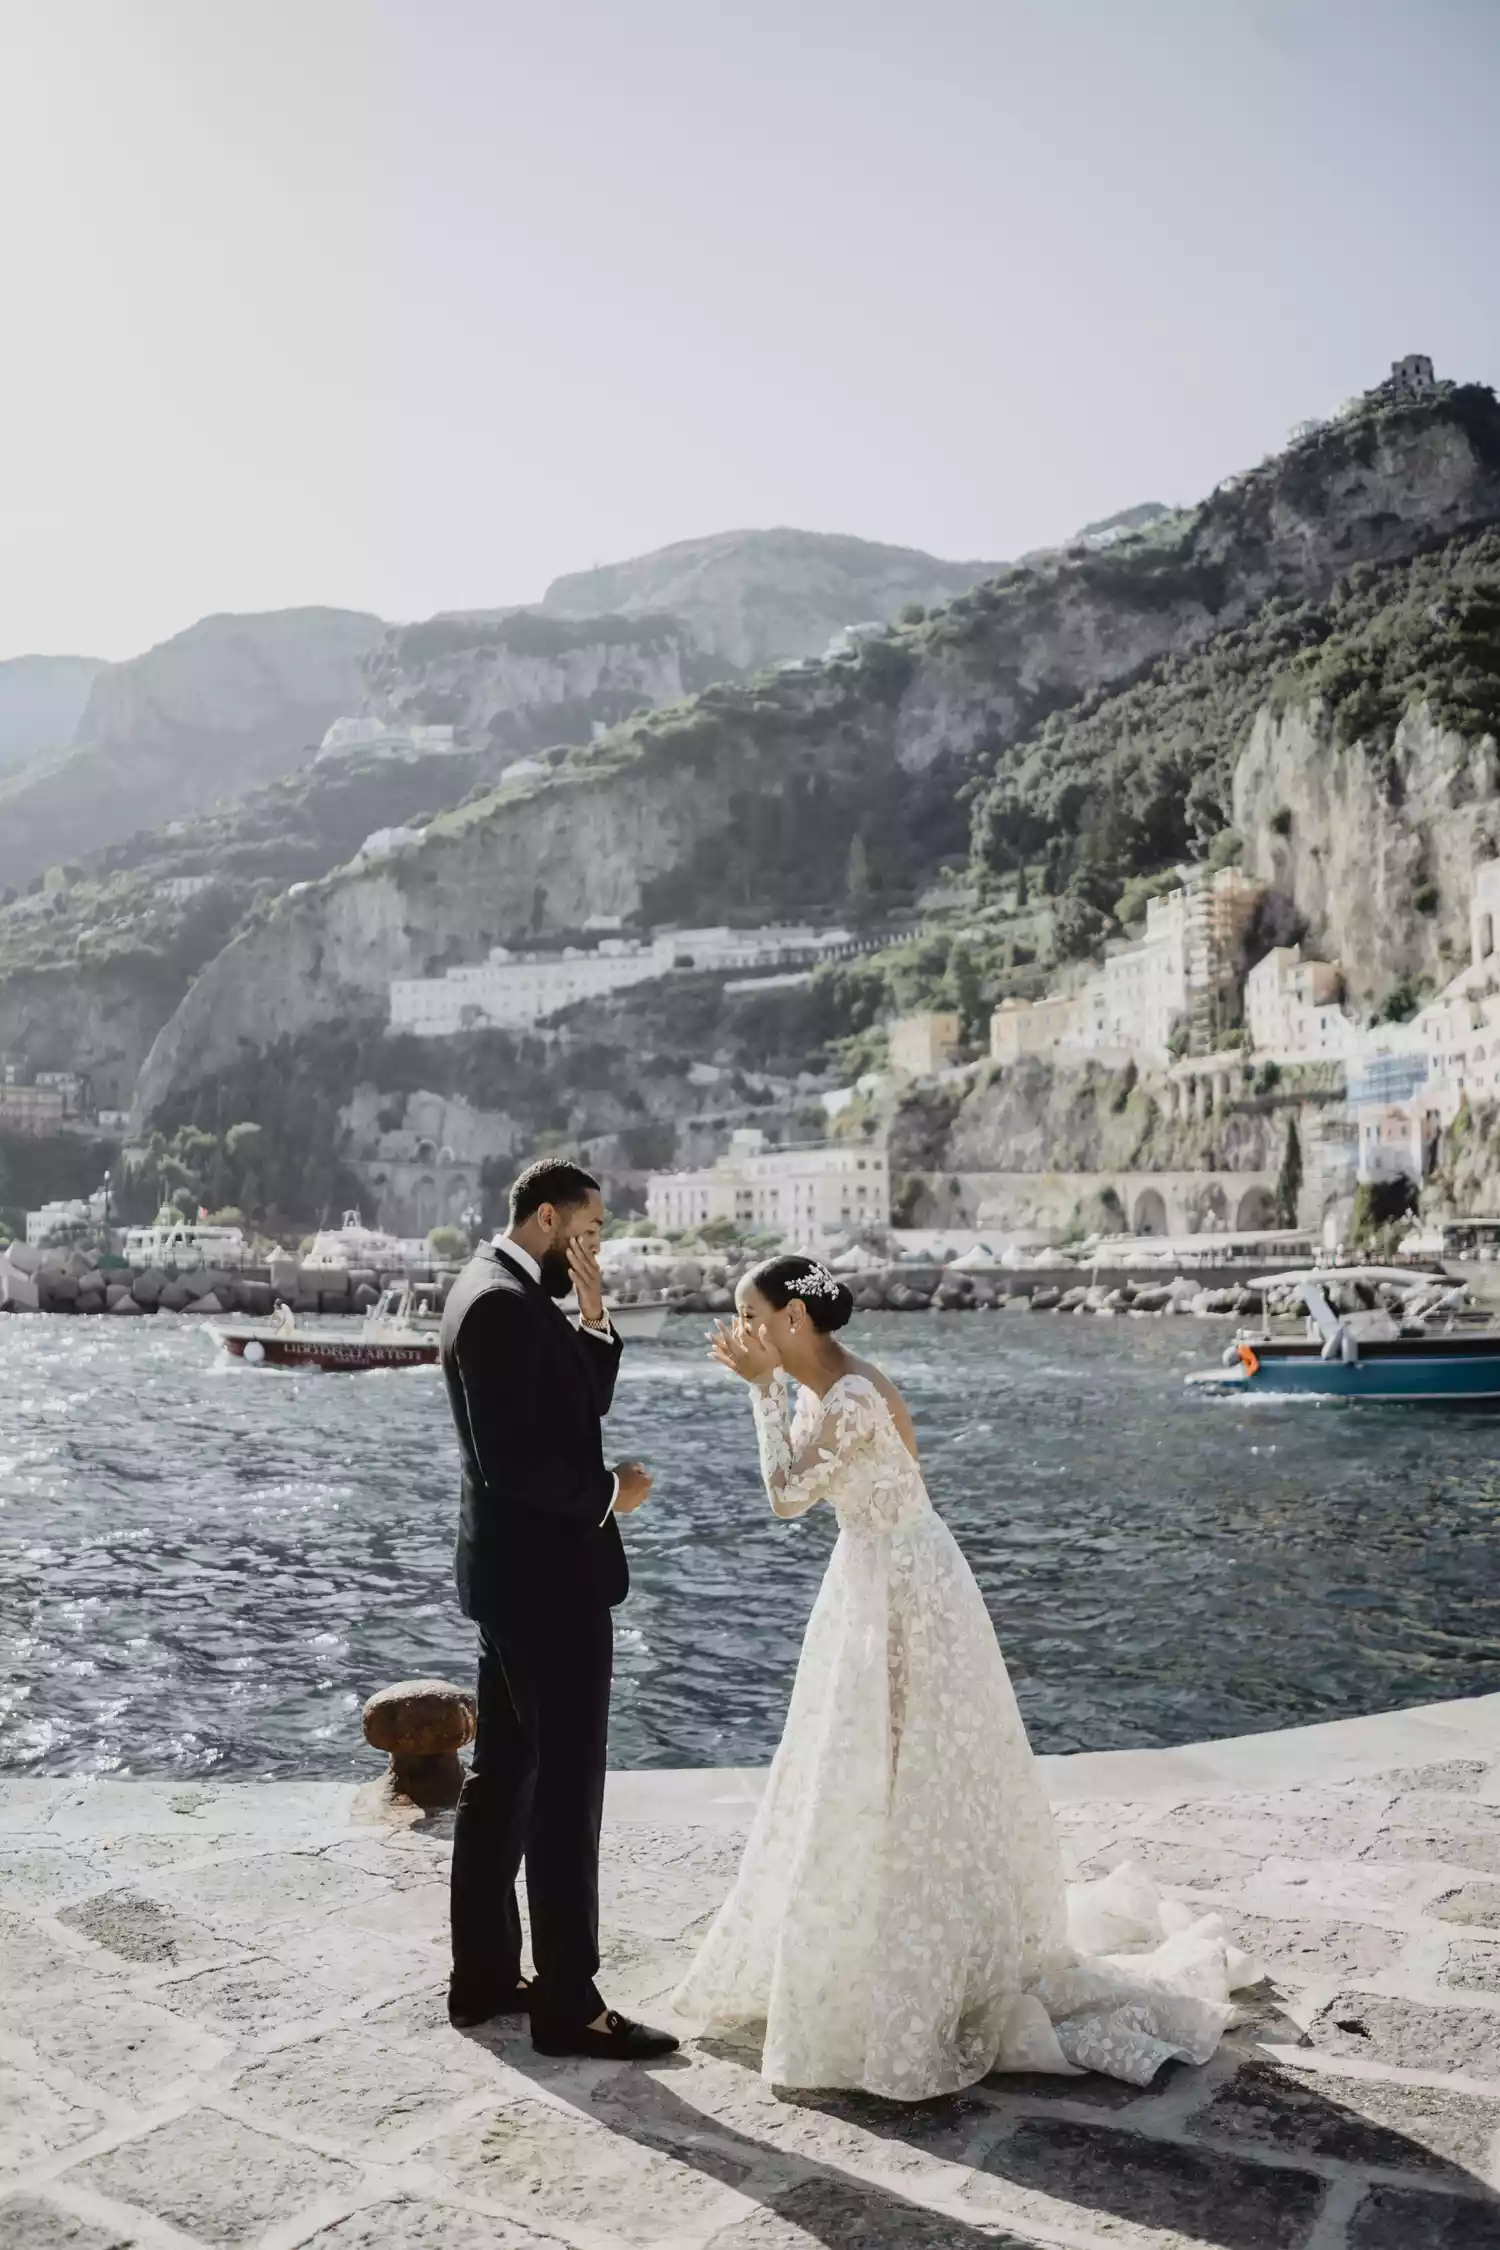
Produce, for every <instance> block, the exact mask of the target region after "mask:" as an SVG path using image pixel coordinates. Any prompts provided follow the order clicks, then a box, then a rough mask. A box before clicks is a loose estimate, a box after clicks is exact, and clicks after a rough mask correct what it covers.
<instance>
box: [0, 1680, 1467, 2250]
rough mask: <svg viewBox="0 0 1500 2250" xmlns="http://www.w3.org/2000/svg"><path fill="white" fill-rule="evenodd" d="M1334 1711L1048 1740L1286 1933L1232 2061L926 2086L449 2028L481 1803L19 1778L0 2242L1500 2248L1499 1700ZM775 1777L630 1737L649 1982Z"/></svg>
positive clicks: (643, 1987)
mask: <svg viewBox="0 0 1500 2250" xmlns="http://www.w3.org/2000/svg"><path fill="white" fill-rule="evenodd" d="M1307 1731H1308V1734H1309V1736H1311V1737H1313V1738H1314V1739H1313V1740H1311V1741H1310V1742H1309V1741H1307V1740H1303V1739H1301V1738H1299V1737H1296V1736H1277V1737H1270V1738H1267V1737H1254V1738H1250V1740H1249V1741H1247V1742H1246V1743H1242V1744H1234V1743H1221V1744H1204V1745H1197V1746H1194V1747H1192V1748H1191V1749H1189V1750H1186V1751H1163V1752H1153V1753H1136V1752H1132V1753H1124V1754H1116V1753H1111V1754H1107V1755H1100V1756H1090V1757H1086V1758H1081V1759H1077V1760H1056V1759H1054V1760H1046V1761H1044V1762H1043V1763H1044V1771H1045V1772H1046V1775H1047V1779H1048V1784H1049V1787H1051V1788H1052V1790H1053V1793H1054V1797H1055V1800H1056V1802H1057V1805H1058V1811H1059V1824H1060V1827H1061V1830H1062V1834H1063V1838H1064V1845H1065V1850H1066V1852H1067V1854H1068V1856H1069V1859H1070V1861H1071V1862H1072V1863H1073V1864H1074V1865H1075V1866H1079V1867H1084V1868H1098V1867H1104V1866H1111V1865H1114V1864H1116V1863H1118V1861H1120V1860H1121V1859H1126V1858H1134V1859H1136V1860H1138V1861H1140V1862H1141V1863H1142V1864H1145V1865H1148V1866H1151V1867H1152V1868H1154V1869H1155V1871H1156V1872H1157V1875H1158V1879H1159V1880H1161V1881H1162V1883H1163V1884H1164V1886H1165V1887H1166V1888H1168V1889H1169V1890H1172V1891H1174V1892H1176V1893H1177V1894H1178V1895H1181V1896H1182V1897H1184V1898H1188V1899H1192V1900H1197V1901H1199V1902H1200V1903H1202V1904H1205V1905H1209V1904H1211V1905H1212V1906H1213V1907H1214V1908H1216V1909H1217V1910H1219V1911H1221V1912H1222V1913H1224V1915H1225V1916H1226V1918H1227V1920H1228V1921H1229V1923H1230V1925H1231V1928H1232V1931H1233V1934H1234V1935H1235V1936H1236V1937H1237V1938H1238V1939H1239V1940H1240V1942H1241V1943H1243V1944H1244V1945H1245V1946H1246V1948H1247V1950H1249V1951H1251V1952H1252V1953H1254V1954H1255V1956H1256V1958H1257V1960H1258V1961H1259V1962H1260V1963H1261V1964H1262V1965H1263V1966H1264V1967H1265V1969H1266V1971H1267V1975H1266V1978H1265V1981H1264V1983H1263V1984H1262V1985H1261V1986H1260V1987H1259V1988H1258V1989H1257V1990H1255V1991H1254V1992H1252V1993H1251V1994H1249V1995H1247V1996H1246V2005H1245V2006H1244V2008H1243V2009H1242V2011H1241V2020H1240V2022H1239V2024H1238V2026H1237V2027H1236V2029H1235V2030H1234V2031H1232V2032H1231V2034H1230V2036H1229V2037H1228V2039H1227V2040H1226V2041H1225V2044H1224V2046H1223V2047H1222V2049H1221V2050H1220V2053H1219V2054H1218V2055H1217V2056H1216V2057H1215V2059H1214V2061H1213V2062H1212V2063H1210V2064H1209V2065H1208V2066H1207V2067H1206V2068H1205V2069H1203V2070H1190V2069H1186V2068H1183V2067H1181V2066H1176V2065H1171V2066H1168V2068H1167V2069H1166V2070H1164V2071H1163V2072H1162V2073H1161V2074H1160V2076H1159V2077H1158V2079H1157V2080H1156V2082H1155V2083H1154V2084H1153V2085H1152V2086H1150V2087H1147V2088H1137V2087H1130V2086H1122V2085H1119V2084H1117V2083H1115V2082H1113V2081H1111V2080H1106V2079H1095V2078H1081V2079H1048V2078H1043V2077H1036V2076H1015V2077H1004V2076H996V2077H994V2078H991V2079H989V2080H987V2081H986V2082H985V2083H984V2084H983V2085H981V2086H977V2087H972V2088H970V2089H969V2090H968V2091H967V2092H965V2093H963V2094H960V2095H956V2096H953V2097H952V2098H950V2099H945V2100H940V2101H933V2102H924V2103H917V2104H910V2105H904V2106H903V2105H899V2104H894V2103H888V2102H883V2101H879V2100H877V2099H875V2098H873V2097H870V2096H865V2095H857V2094H839V2093H829V2094H823V2095H807V2094H798V2095H788V2094H786V2093H784V2092H781V2091H778V2089H776V2088H774V2087H772V2086H770V2085H768V2084H767V2083H766V2082H765V2081H764V2080H763V2079H762V2078H761V2076H760V2073H759V2060H760V2058H759V2052H758V2049H757V2047H756V2044H755V2042H754V2041H753V2039H751V2038H750V2037H748V2036H746V2035H737V2036H736V2037H734V2038H723V2037H694V2036H691V2027H690V2026H684V2027H681V2028H683V2029H684V2031H685V2032H686V2033H688V2034H689V2035H688V2036H687V2037H686V2039H685V2044H684V2047H683V2050H682V2052H681V2054H679V2055H677V2056H674V2057H671V2058H669V2059H668V2060H667V2061H666V2062H664V2063H662V2064H661V2065H659V2066H656V2067H654V2068H652V2069H650V2070H644V2071H642V2070H630V2069H627V2068H624V2067H620V2066H608V2065H597V2064H595V2065H589V2064H583V2063H575V2062H570V2061H567V2060H546V2059H543V2058H541V2057H539V2056H537V2055H535V2054H534V2053H533V2052H532V2050H531V2046H530V2042H529V2039H528V2038H527V2037H526V2034H525V2028H524V2025H522V2024H520V2023H516V2022H506V2023H504V2024H501V2025H499V2026H489V2027H486V2028H485V2029H484V2030H482V2031H481V2032H478V2033H474V2034H470V2035H467V2036H464V2035H461V2034H459V2033H456V2032H454V2031H453V2030H452V2029H451V2028H450V2026H449V2024H448V2022H447V2015H446V2008H445V2005H444V1994H445V1983H446V1968H447V1954H446V1929H445V1921H444V1909H445V1882H446V1874H447V1860H448V1854H449V1849H450V1838H451V1823H450V1821H449V1820H448V1819H447V1818H446V1817H444V1816H436V1817H433V1818H430V1819H427V1820H424V1821H419V1822H418V1823H417V1824H416V1825H414V1826H412V1827H390V1826H381V1825H373V1824H371V1823H370V1822H369V1820H368V1819H367V1817H365V1808H364V1807H363V1805H362V1804H361V1803H360V1801H359V1797H358V1792H357V1791H356V1789H355V1788H354V1787H353V1786H352V1785H350V1786H344V1785H339V1784H298V1785H295V1786H293V1787H289V1788H283V1787H280V1786H257V1785H254V1784H241V1785H219V1786H214V1785H192V1786H189V1787H183V1786H174V1785H171V1784H167V1783H158V1782H129V1781H106V1782H100V1783H87V1782H75V1781H57V1782H46V1781H24V1782H17V1783H8V1784H7V1783H0V2250H627V2246H628V2250H658V2246H660V2250H980V2246H981V2245H988V2246H990V2250H1007V2246H1009V2250H1043V2246H1048V2250H1051V2246H1056V2250H1106V2246H1107V2250H1500V2193H1497V2190H1500V1936H1497V1935H1496V1934H1495V1933H1496V1932H1500V1881H1489V1882H1487V1881H1486V1880H1485V1876H1486V1874H1487V1872H1488V1871H1489V1870H1490V1868H1491V1867H1500V1698H1495V1697H1490V1698H1484V1699H1480V1700H1479V1701H1478V1702H1476V1703H1472V1704H1468V1705H1450V1706H1441V1707H1438V1708H1436V1709H1435V1710H1432V1711H1429V1712H1425V1713H1404V1714H1400V1715H1398V1717H1396V1718H1395V1719H1392V1720H1391V1721H1389V1722H1384V1721H1377V1720H1370V1721H1354V1722H1348V1723H1347V1724H1346V1726H1345V1727H1344V1728H1343V1729H1340V1728H1338V1727H1333V1728H1317V1729H1311V1730H1307ZM1277 1746H1279V1749H1280V1755H1279V1756H1278V1755H1277V1754H1276V1748H1277ZM1153 1760H1154V1761H1156V1763H1154V1764H1153V1763H1152V1761H1153ZM761 1782H762V1777H761V1776H760V1775H758V1774H755V1773H741V1772H703V1773H666V1774H662V1773H655V1774H617V1775H612V1776H611V1780H610V1789H609V1797H608V1805H607V1812H606V1849H605V1864H604V1868H603V1871H602V1877H603V1879H602V1891H603V1897H604V1901H605V1930H604V1941H605V1948H604V1949H605V1965H604V1971H603V1978H602V1981H603V1982H604V1984H605V1988H606V1991H607V1992H608V1993H609V1995H610V1996H611V1998H613V1999H615V2000H616V2001H618V2002H620V2003H622V2004H624V2005H626V2006H628V2007H630V2008H631V2009H632V2010H635V2011H638V2012H641V2013H644V2014H646V2015H648V2016H655V2017H656V2018H657V2020H667V2019H666V2016H665V2010H666V1998H665V1996H666V1994H667V1993H668V1992H669V1991H670V1990H671V1988H672V1987H673V1985H674V1984H675V1983H676V1981H677V1978H678V1976H679V1975H680V1973H681V1971H682V1968H683V1967H684V1965H685V1963H686V1961H687V1959H688V1958H689V1956H690V1954H691V1951H692V1948H693V1945H694V1943H695V1940H696V1936H697V1934H698V1933H699V1932H700V1931H701V1930H702V1929H703V1928H704V1927H705V1925H706V1922H707V1920H708V1918H709V1917H710V1916H711V1915H712V1913H713V1911H714V1909H715V1908H716V1906H717V1904H718V1902H719V1900H720V1898H721V1897H722V1896H723V1893H724V1891H725V1889H726V1888H727V1886H728V1883H729V1880H730V1877H731V1874H732V1872H733V1869H734V1865H735V1861H736V1857H737V1853H738V1850H739V1846H740V1842H741V1839H742V1838H743V1835H744V1832H745V1829H746V1826H747V1824H748V1821H749V1819H750V1816H751V1813H752V1811H753V1808H754V1804H755V1801H756V1795H757V1792H758V1790H759V1788H760V1786H761Z"/></svg>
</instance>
